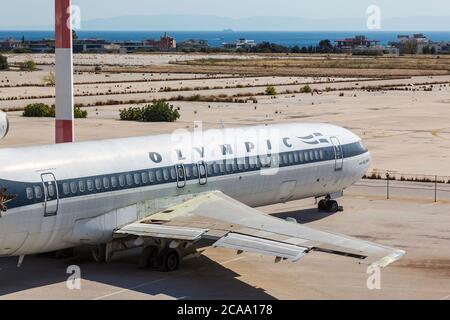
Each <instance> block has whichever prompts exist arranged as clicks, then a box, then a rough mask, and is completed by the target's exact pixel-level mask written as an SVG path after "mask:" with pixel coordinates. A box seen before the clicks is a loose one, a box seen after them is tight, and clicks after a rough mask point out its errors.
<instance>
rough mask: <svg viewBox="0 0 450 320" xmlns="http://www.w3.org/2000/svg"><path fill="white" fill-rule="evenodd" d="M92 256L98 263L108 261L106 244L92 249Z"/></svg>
mask: <svg viewBox="0 0 450 320" xmlns="http://www.w3.org/2000/svg"><path fill="white" fill-rule="evenodd" d="M92 258H93V259H94V261H95V262H97V263H105V262H106V244H99V245H96V246H95V247H94V249H92Z"/></svg>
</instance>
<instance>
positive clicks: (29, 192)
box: [26, 188, 34, 200]
mask: <svg viewBox="0 0 450 320" xmlns="http://www.w3.org/2000/svg"><path fill="white" fill-rule="evenodd" d="M26 191H27V198H28V199H29V200H31V199H33V196H34V194H33V189H32V188H27V189H26Z"/></svg>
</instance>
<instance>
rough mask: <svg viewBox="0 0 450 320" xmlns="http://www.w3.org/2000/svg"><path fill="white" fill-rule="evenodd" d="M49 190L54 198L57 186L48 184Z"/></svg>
mask: <svg viewBox="0 0 450 320" xmlns="http://www.w3.org/2000/svg"><path fill="white" fill-rule="evenodd" d="M47 192H48V195H49V197H52V198H53V197H54V196H55V186H54V185H53V184H49V185H47Z"/></svg>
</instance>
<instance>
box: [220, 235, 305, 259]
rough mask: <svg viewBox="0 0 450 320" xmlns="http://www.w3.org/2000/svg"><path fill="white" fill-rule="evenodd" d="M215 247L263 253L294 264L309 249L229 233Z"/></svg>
mask: <svg viewBox="0 0 450 320" xmlns="http://www.w3.org/2000/svg"><path fill="white" fill-rule="evenodd" d="M213 246H214V247H222V248H228V249H234V250H241V251H247V252H254V253H261V254H265V255H269V256H274V257H279V258H283V259H289V260H292V261H293V262H296V261H298V260H300V259H301V258H302V257H303V256H304V255H305V254H306V252H307V250H308V249H307V248H302V247H298V246H295V245H291V244H286V243H282V242H277V241H272V240H267V239H261V238H255V237H251V236H247V235H242V234H237V233H229V234H228V235H227V236H225V237H223V238H221V239H219V241H217V242H216V243H215V244H214V245H213Z"/></svg>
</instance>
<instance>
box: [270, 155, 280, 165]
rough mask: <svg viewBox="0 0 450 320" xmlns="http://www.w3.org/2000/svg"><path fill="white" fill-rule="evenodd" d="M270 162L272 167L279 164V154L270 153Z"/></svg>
mask: <svg viewBox="0 0 450 320" xmlns="http://www.w3.org/2000/svg"><path fill="white" fill-rule="evenodd" d="M270 162H271V166H272V167H273V168H276V167H278V166H279V165H280V156H279V155H277V154H276V155H271V156H270Z"/></svg>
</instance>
